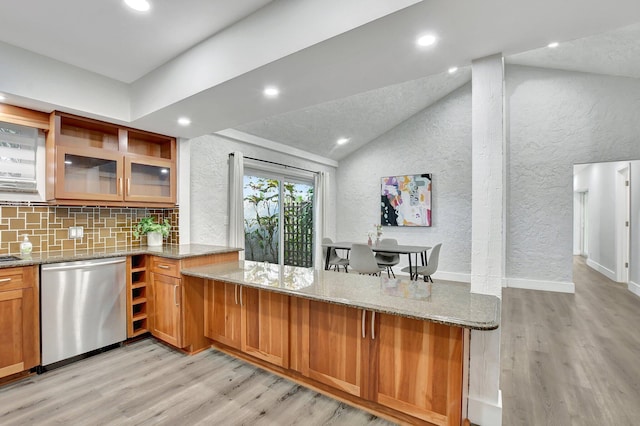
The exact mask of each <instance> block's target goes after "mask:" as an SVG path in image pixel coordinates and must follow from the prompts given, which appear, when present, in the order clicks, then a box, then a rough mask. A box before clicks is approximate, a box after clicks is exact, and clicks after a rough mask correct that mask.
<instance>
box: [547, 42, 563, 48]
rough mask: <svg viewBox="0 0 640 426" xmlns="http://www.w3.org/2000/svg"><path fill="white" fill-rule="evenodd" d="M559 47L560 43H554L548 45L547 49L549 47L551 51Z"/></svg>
mask: <svg viewBox="0 0 640 426" xmlns="http://www.w3.org/2000/svg"><path fill="white" fill-rule="evenodd" d="M559 45H560V43H558V42H557V41H554V42H553V43H549V44H547V47H550V48H552V49H555V48H556V47H558V46H559Z"/></svg>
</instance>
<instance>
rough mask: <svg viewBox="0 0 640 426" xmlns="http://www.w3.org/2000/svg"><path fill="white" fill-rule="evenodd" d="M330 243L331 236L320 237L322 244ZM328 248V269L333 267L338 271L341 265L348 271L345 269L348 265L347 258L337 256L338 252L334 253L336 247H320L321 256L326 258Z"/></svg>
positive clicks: (345, 269) (331, 241)
mask: <svg viewBox="0 0 640 426" xmlns="http://www.w3.org/2000/svg"><path fill="white" fill-rule="evenodd" d="M331 243H333V240H332V239H331V238H328V237H325V238H323V239H322V244H331ZM329 249H330V250H331V252H330V254H329V269H331V268H332V267H333V268H334V269H335V270H336V271H339V270H340V267H343V268H344V271H345V272H349V271H348V270H347V268H348V266H349V259H346V258H344V257H340V256H338V253H336V249H334V248H333V247H323V248H322V256H323V258H325V259H326V258H327V250H329Z"/></svg>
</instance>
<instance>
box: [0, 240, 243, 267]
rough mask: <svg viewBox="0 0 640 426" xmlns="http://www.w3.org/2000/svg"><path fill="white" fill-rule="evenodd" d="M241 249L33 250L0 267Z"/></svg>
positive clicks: (184, 255) (186, 255)
mask: <svg viewBox="0 0 640 426" xmlns="http://www.w3.org/2000/svg"><path fill="white" fill-rule="evenodd" d="M241 250H242V249H239V248H234V247H225V246H214V245H207V244H180V245H163V246H162V247H147V246H142V247H133V246H122V247H112V248H107V249H97V250H96V249H82V250H59V251H43V252H34V253H31V254H28V255H18V254H14V255H11V254H8V255H0V257H3V256H15V257H17V258H18V260H9V261H3V262H0V268H11V267H14V266H29V265H40V264H44V263H57V262H72V261H76V260H89V259H101V258H106V257H118V256H130V255H134V254H152V255H155V256H160V257H166V258H168V259H186V258H189V257H198V256H206V255H209V254H221V253H231V252H236V251H241Z"/></svg>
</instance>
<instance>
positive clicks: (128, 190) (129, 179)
mask: <svg viewBox="0 0 640 426" xmlns="http://www.w3.org/2000/svg"><path fill="white" fill-rule="evenodd" d="M129 194H131V178H127V195H129Z"/></svg>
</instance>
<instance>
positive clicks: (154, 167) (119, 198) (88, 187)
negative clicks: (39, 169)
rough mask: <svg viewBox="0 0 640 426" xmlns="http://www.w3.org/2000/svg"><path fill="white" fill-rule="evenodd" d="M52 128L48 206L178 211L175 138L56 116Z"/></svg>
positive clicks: (48, 154)
mask: <svg viewBox="0 0 640 426" xmlns="http://www.w3.org/2000/svg"><path fill="white" fill-rule="evenodd" d="M49 127H50V130H49V133H48V134H47V142H46V155H47V192H46V195H47V200H48V201H49V202H53V203H58V204H61V203H63V204H70V205H86V204H87V203H88V202H89V201H95V202H96V204H98V203H99V204H100V205H112V206H155V207H170V206H173V205H175V202H176V174H177V170H176V157H177V156H176V140H175V138H172V137H169V136H162V135H157V134H154V133H149V132H144V131H140V130H135V129H130V128H126V127H122V126H117V125H115V124H110V123H104V122H101V121H97V120H91V119H88V118H84V117H78V116H74V115H70V114H65V113H61V112H57V111H54V112H53V113H51V116H50V123H49Z"/></svg>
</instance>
